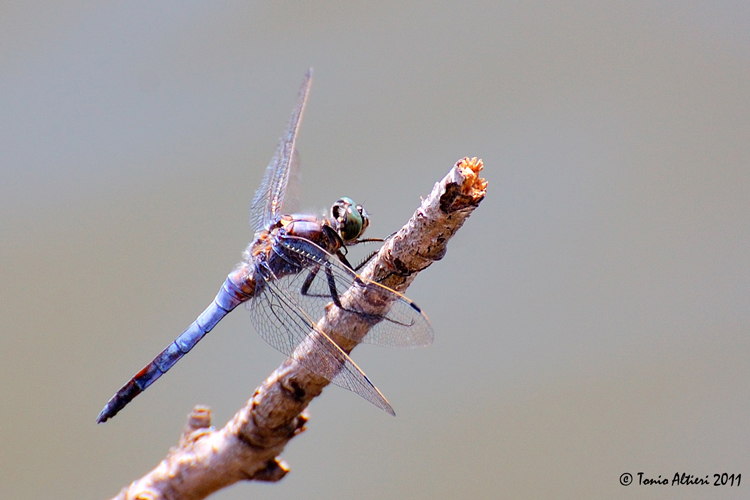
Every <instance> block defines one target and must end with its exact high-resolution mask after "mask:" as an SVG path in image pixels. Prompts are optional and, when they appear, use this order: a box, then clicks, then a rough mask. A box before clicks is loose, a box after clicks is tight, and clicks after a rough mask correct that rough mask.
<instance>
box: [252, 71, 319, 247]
mask: <svg viewBox="0 0 750 500" xmlns="http://www.w3.org/2000/svg"><path fill="white" fill-rule="evenodd" d="M311 79H312V68H310V69H309V70H308V71H307V74H305V79H304V81H303V82H302V87H301V88H300V90H299V95H298V96H297V103H296V104H295V105H294V109H293V110H292V116H291V118H290V119H289V125H288V126H287V129H286V132H284V135H283V136H281V139H279V144H278V146H277V147H276V153H274V155H273V158H272V159H271V163H269V164H268V167H266V173H265V175H264V176H263V181H262V182H261V183H260V187H258V190H257V191H256V192H255V196H254V197H253V202H252V205H251V206H250V225H251V226H252V228H253V230H254V231H256V232H257V231H258V230H260V229H263V228H265V227H267V226H268V225H269V224H270V223H271V221H273V220H274V219H275V218H276V217H277V216H279V215H282V214H283V213H284V212H283V209H284V200H285V195H286V192H287V187H288V184H289V180H290V178H291V179H298V178H299V175H298V172H299V159H298V156H297V151H296V149H295V146H296V143H297V133H298V132H299V126H300V123H301V122H302V114H303V112H304V110H305V103H306V102H307V95H308V94H309V92H310V82H311Z"/></svg>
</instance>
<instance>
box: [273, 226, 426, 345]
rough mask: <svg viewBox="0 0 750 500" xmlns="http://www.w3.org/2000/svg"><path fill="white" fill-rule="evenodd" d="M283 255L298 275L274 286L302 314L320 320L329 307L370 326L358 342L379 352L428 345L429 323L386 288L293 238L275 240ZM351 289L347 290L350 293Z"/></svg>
mask: <svg viewBox="0 0 750 500" xmlns="http://www.w3.org/2000/svg"><path fill="white" fill-rule="evenodd" d="M279 242H280V244H281V246H282V247H283V248H284V251H285V252H287V254H288V255H289V256H290V258H291V259H292V260H294V261H295V262H301V263H302V266H303V267H304V268H305V269H304V270H303V271H302V272H300V273H297V274H293V275H288V276H284V277H281V278H279V280H278V282H277V284H278V286H279V287H281V288H283V289H284V290H286V291H287V293H288V294H290V295H292V296H293V297H294V300H295V302H296V303H298V304H299V305H300V306H301V307H302V309H304V310H305V312H306V313H307V314H308V315H309V316H311V317H313V318H320V317H321V316H322V315H323V314H324V312H325V307H326V306H327V305H328V304H330V303H331V302H333V303H334V304H335V305H336V307H340V308H342V309H344V310H346V311H348V312H350V313H352V314H356V315H358V316H360V318H363V319H364V320H365V322H366V323H369V324H371V325H372V327H371V329H370V331H369V332H368V333H367V335H366V336H365V337H364V338H363V339H358V338H356V332H355V333H354V335H353V336H351V337H349V338H352V339H353V340H357V341H361V342H363V343H366V344H373V345H379V346H384V347H422V346H428V345H430V344H432V339H433V330H432V325H431V324H430V320H429V319H427V316H426V315H425V314H424V313H423V312H422V310H421V309H420V308H419V306H417V305H416V304H415V303H414V302H412V301H411V300H410V299H408V298H407V297H406V296H404V295H402V294H400V293H398V292H396V291H394V290H391V289H390V288H388V287H386V286H383V285H381V284H380V283H376V282H374V281H370V280H367V279H365V278H362V277H361V276H359V275H357V274H356V273H355V272H354V271H352V270H351V269H349V268H348V267H346V266H345V265H343V264H342V263H341V261H339V259H338V258H336V257H335V256H333V255H331V254H330V253H328V252H326V251H325V250H323V249H322V248H321V247H319V246H318V245H316V244H315V243H312V242H311V241H309V240H306V239H303V238H298V237H295V236H288V235H287V236H282V237H280V238H279ZM350 289H351V290H350Z"/></svg>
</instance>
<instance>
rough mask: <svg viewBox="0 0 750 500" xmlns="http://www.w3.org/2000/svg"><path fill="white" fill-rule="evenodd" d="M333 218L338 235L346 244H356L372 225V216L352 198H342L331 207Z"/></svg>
mask: <svg viewBox="0 0 750 500" xmlns="http://www.w3.org/2000/svg"><path fill="white" fill-rule="evenodd" d="M331 218H332V219H333V220H335V221H336V224H337V226H338V233H339V236H341V239H342V240H344V244H345V245H346V244H348V243H351V242H354V241H355V240H356V239H357V238H359V237H360V236H362V233H364V232H365V229H367V226H369V225H370V216H369V215H367V210H365V207H363V206H362V205H357V204H355V203H354V200H352V199H351V198H340V199H338V200H336V203H334V204H333V206H332V207H331Z"/></svg>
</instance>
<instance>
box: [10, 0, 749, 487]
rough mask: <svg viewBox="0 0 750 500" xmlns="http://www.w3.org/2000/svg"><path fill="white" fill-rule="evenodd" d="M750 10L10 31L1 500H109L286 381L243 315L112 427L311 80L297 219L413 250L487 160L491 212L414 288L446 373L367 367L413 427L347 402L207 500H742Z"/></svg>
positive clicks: (241, 242) (216, 8)
mask: <svg viewBox="0 0 750 500" xmlns="http://www.w3.org/2000/svg"><path fill="white" fill-rule="evenodd" d="M748 5H749V4H748V3H747V2H729V1H724V2H717V1H710V2H709V1H687V2H663V3H658V4H656V5H655V4H654V3H652V2H610V3H607V4H606V5H604V4H602V3H599V2H590V3H585V2H576V3H573V4H570V3H566V4H563V3H560V2H529V3H527V2H499V1H493V2H486V3H465V4H461V3H459V2H442V3H440V2H368V3H351V2H288V1H282V2H273V3H271V2H240V1H225V2H209V3H206V2H195V1H181V2H176V1H172V2H160V3H158V4H154V3H152V2H127V3H126V4H123V5H120V4H117V3H101V2H85V1H79V2H65V6H63V5H62V4H61V3H58V2H44V1H39V2H4V3H3V5H2V6H1V7H0V109H1V110H2V111H0V295H1V297H0V299H1V300H0V318H1V319H2V325H3V326H2V334H1V335H0V401H1V403H0V422H2V425H1V426H0V470H2V471H3V474H2V475H1V476H2V477H0V497H1V498H56V499H73V498H75V499H80V498H92V499H97V498H107V497H110V496H113V495H115V494H116V493H117V492H118V491H119V489H120V488H121V487H123V486H125V485H126V484H128V483H129V482H130V481H131V480H133V479H135V478H137V477H140V475H141V474H143V473H144V472H146V471H147V470H149V469H150V468H151V467H153V466H154V465H155V464H156V463H157V462H158V461H159V460H160V459H161V458H162V457H163V456H164V454H165V452H166V451H167V449H168V448H169V447H170V446H172V445H173V444H174V443H175V442H176V440H177V438H178V435H179V431H180V429H181V427H182V425H183V422H184V419H185V416H186V414H187V413H188V412H189V411H190V409H191V408H192V406H193V405H194V404H198V403H203V404H208V405H210V406H211V407H212V408H213V410H214V415H215V422H216V423H217V425H223V423H224V422H225V421H226V420H227V419H228V418H229V417H230V416H231V415H232V414H233V413H234V411H235V410H236V409H237V408H238V407H239V406H240V405H241V404H242V403H243V402H244V401H245V399H246V398H247V397H249V395H250V394H252V391H253V389H254V388H255V387H256V385H258V384H259V383H260V382H261V381H262V380H263V379H264V378H265V377H266V375H267V374H268V373H270V372H271V371H272V370H273V369H274V368H275V367H276V366H278V365H279V364H280V363H281V361H282V359H283V357H282V355H280V354H279V353H277V352H276V351H275V350H273V349H272V348H271V347H270V346H268V345H267V344H265V343H264V342H263V341H262V339H261V338H260V337H259V336H258V335H257V334H255V333H254V331H253V329H252V327H251V325H250V321H249V318H248V317H247V314H246V313H245V312H244V311H242V310H238V311H236V312H234V313H233V314H232V315H230V316H229V317H228V318H226V319H225V320H224V321H223V322H222V323H221V324H220V325H219V326H218V327H217V329H216V330H214V332H212V334H211V335H210V336H209V337H207V338H206V339H205V340H204V341H203V342H201V344H200V345H199V346H198V347H197V348H196V349H195V350H194V351H193V352H191V353H190V354H189V355H188V356H187V357H186V358H185V359H183V360H182V361H181V362H180V363H179V364H178V365H176V367H175V368H174V369H173V370H172V371H171V372H170V373H169V374H168V375H167V376H165V377H163V378H162V379H161V380H159V382H158V383H156V384H155V385H154V386H152V387H151V388H150V389H149V390H148V391H147V392H145V393H144V394H143V395H142V396H140V397H138V398H137V399H136V400H135V401H134V402H133V403H132V404H131V405H130V406H128V407H127V408H126V409H125V410H124V411H123V412H122V413H120V414H119V415H118V416H117V417H116V418H115V419H114V420H113V421H111V422H109V423H107V424H106V425H100V426H97V425H95V424H94V419H95V418H96V415H97V414H98V412H99V410H100V409H101V408H102V406H103V405H104V403H106V401H107V400H108V398H109V397H110V396H111V395H112V394H113V393H114V391H115V390H116V389H117V388H119V387H120V385H121V384H123V383H124V382H125V381H126V380H127V379H128V378H129V377H130V376H131V375H133V373H135V371H137V370H138V369H140V368H141V367H142V366H143V365H144V364H145V363H146V362H147V361H149V360H150V359H151V358H152V357H153V356H154V355H155V354H156V353H158V352H159V351H160V350H161V349H162V348H163V347H164V346H165V345H167V343H168V342H170V341H171V340H172V339H173V338H174V337H175V336H177V335H178V334H179V333H180V332H181V331H182V330H183V329H184V328H185V327H186V326H187V325H188V324H190V322H191V321H193V319H194V318H195V317H196V315H197V314H198V313H200V312H201V311H202V309H203V307H204V306H205V305H206V304H208V302H209V301H210V300H211V299H212V298H213V296H214V294H215V293H216V291H217V290H218V287H219V286H220V285H221V283H222V281H223V280H224V277H225V276H226V274H227V273H228V272H229V271H230V270H231V269H232V267H233V266H234V264H235V263H236V262H237V261H238V260H239V258H240V255H241V253H242V250H243V249H244V247H245V245H247V243H248V242H249V241H250V239H251V238H252V234H251V232H250V229H249V226H248V222H247V219H248V212H247V210H248V207H249V204H250V200H251V198H252V194H253V192H254V190H255V187H256V186H257V184H258V183H259V181H260V179H261V176H262V173H263V169H264V168H265V166H266V164H267V163H268V161H269V160H270V158H271V156H272V154H273V151H274V147H275V145H276V141H277V138H278V137H279V135H280V134H281V132H282V130H283V129H284V126H285V124H286V121H287V119H288V116H289V113H290V111H291V107H292V104H293V102H294V98H295V95H296V92H297V89H298V86H299V84H300V82H301V80H302V76H303V74H304V72H305V70H306V69H307V68H308V67H309V66H313V67H314V68H315V81H314V84H313V88H312V93H311V96H310V102H309V106H308V110H307V114H306V116H305V122H304V124H303V126H302V131H301V136H300V143H299V148H300V152H301V157H302V162H303V163H302V165H303V175H304V186H303V200H302V201H303V203H302V204H303V206H305V207H309V208H310V209H314V210H319V209H325V208H326V207H328V206H329V205H330V203H331V202H332V201H333V200H335V199H336V198H338V197H339V196H342V195H347V196H351V197H353V198H355V199H356V200H357V201H359V202H363V203H364V204H365V205H366V206H367V208H368V210H369V212H370V213H371V214H372V216H373V225H372V227H371V229H370V231H369V233H368V234H369V235H370V236H383V235H387V234H389V233H390V232H392V231H394V230H395V229H397V228H398V227H400V226H401V225H402V224H403V223H404V222H405V221H406V220H407V219H408V217H409V216H410V215H411V213H412V211H413V210H414V209H415V208H416V207H417V206H418V203H419V197H420V196H425V195H426V194H427V193H428V192H429V190H430V189H431V187H432V184H433V183H434V182H436V181H437V180H438V179H440V178H441V177H442V176H443V175H444V174H445V173H446V172H447V171H448V169H449V168H450V167H451V165H452V164H453V163H454V162H455V161H456V160H457V159H459V158H461V157H463V156H467V155H468V156H479V157H482V158H483V159H484V161H485V176H486V178H487V179H488V181H489V183H490V184H489V190H488V194H487V198H486V200H485V201H484V203H483V204H482V205H481V207H480V208H479V209H478V210H477V211H476V213H475V214H474V216H473V217H472V218H471V219H470V220H469V221H468V223H467V224H466V225H465V227H464V228H463V229H462V230H461V231H460V232H459V233H458V235H457V237H456V238H455V239H454V240H453V241H452V243H451V245H450V247H449V252H448V254H447V256H446V257H445V258H444V259H443V260H442V261H441V262H439V263H437V264H436V265H434V266H433V267H431V268H430V269H428V270H427V271H425V272H424V273H422V274H421V275H420V276H419V278H418V279H417V281H416V282H415V283H414V285H413V286H412V287H411V288H410V290H409V296H410V297H411V298H412V299H414V300H415V301H416V302H417V303H419V304H420V305H421V306H422V307H423V308H424V310H425V311H426V312H427V313H428V314H429V315H430V318H431V320H432V321H433V323H434V325H435V344H434V345H433V346H432V347H430V348H428V349H422V350H410V351H390V350H385V349H378V348H373V347H367V346H362V347H360V348H358V349H357V350H356V351H355V352H354V359H355V360H356V361H357V362H358V363H359V364H360V366H361V367H362V368H363V369H364V370H365V371H366V372H367V374H368V375H369V376H370V378H371V379H372V380H373V381H374V382H375V383H376V384H377V385H378V387H379V388H380V389H381V390H382V391H383V393H384V394H385V395H386V396H387V397H388V398H389V400H390V401H391V403H392V404H393V406H394V407H395V409H396V412H397V413H398V416H397V417H396V418H391V417H389V416H388V415H386V414H385V413H383V412H380V411H378V410H377V409H376V408H374V407H372V406H371V405H369V404H367V403H366V402H365V401H363V400H361V399H360V398H358V397H356V396H354V395H352V394H350V393H348V392H346V391H343V390H341V389H338V388H329V389H327V390H326V391H325V393H324V395H323V397H322V398H319V399H318V400H317V401H315V402H314V403H313V405H312V406H311V416H312V419H311V421H310V424H309V431H308V432H307V433H305V434H304V435H302V436H300V437H299V438H297V439H295V440H294V441H293V442H292V443H291V444H290V446H289V447H288V448H287V450H286V452H285V454H284V458H285V459H286V460H287V461H288V462H289V463H290V465H291V467H292V472H291V473H290V474H289V475H288V477H287V478H286V479H284V481H282V482H281V483H279V484H273V485H268V484H254V483H248V484H239V485H236V486H234V487H232V488H230V489H228V490H225V491H223V492H221V493H219V494H217V495H216V496H215V497H213V498H216V499H224V500H228V499H240V498H273V499H297V498H310V499H318V498H320V499H323V498H344V497H345V498H353V499H374V498H415V499H417V498H420V499H428V498H429V499H437V498H440V499H454V498H477V499H480V498H481V499H485V498H486V499H490V498H492V499H494V498H571V499H573V498H576V499H577V498H623V499H634V498H681V499H684V498H696V499H698V498H701V499H707V498H708V499H725V498H747V497H748V491H749V489H750V456H749V453H748V450H749V449H750V432H748V431H749V430H750V429H749V426H750V420H749V419H748V417H750V382H749V381H750V363H748V358H749V355H750V339H749V338H748V328H749V327H750V307H749V305H748V304H750V261H749V259H748V249H750V224H749V223H748V216H750V196H748V190H749V188H750V168H749V164H750V7H748ZM640 471H642V472H645V475H646V476H648V477H654V478H656V477H657V476H659V475H662V476H668V477H670V478H671V476H672V475H673V474H674V473H675V472H686V473H688V474H696V475H699V476H705V475H712V474H714V473H721V472H728V473H741V474H743V481H744V482H743V483H742V484H741V486H740V487H739V488H737V487H734V488H728V487H724V488H715V487H712V486H692V487H687V486H682V487H669V486H650V487H645V486H637V485H632V486H629V487H623V486H621V485H620V484H619V477H620V475H621V474H622V473H624V472H630V473H632V474H634V475H635V474H637V473H638V472H640ZM636 477H637V476H636Z"/></svg>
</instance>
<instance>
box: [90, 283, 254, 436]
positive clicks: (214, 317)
mask: <svg viewBox="0 0 750 500" xmlns="http://www.w3.org/2000/svg"><path fill="white" fill-rule="evenodd" d="M242 276H245V273H243V272H242V270H241V269H240V270H237V271H234V272H233V273H231V274H230V275H229V276H228V277H227V279H226V280H225V281H224V284H223V285H222V287H221V289H220V290H219V293H218V294H216V297H215V298H214V300H213V301H212V302H211V304H210V305H209V306H208V307H207V308H206V309H205V311H203V312H202V313H201V315H200V316H198V318H197V319H196V320H195V321H193V322H192V323H191V324H190V326H189V327H187V329H186V330H185V331H184V332H182V333H181V334H180V336H179V337H177V338H176V339H175V340H174V341H173V342H172V343H171V344H169V345H168V346H167V347H166V348H165V349H164V350H163V351H162V352H160V353H159V354H158V355H157V356H156V357H155V358H154V359H153V360H152V361H151V362H150V363H149V364H148V365H146V366H145V367H143V369H142V370H141V371H139V372H138V373H136V374H135V376H134V377H133V378H132V379H130V380H129V381H128V383H127V384H125V385H124V386H122V388H120V390H119V391H117V393H116V394H115V395H114V396H112V398H111V399H110V400H109V402H108V403H107V404H106V405H105V406H104V409H103V410H102V411H101V413H99V417H98V418H97V419H96V421H97V423H101V422H106V421H107V420H108V419H110V418H112V417H114V416H115V415H116V414H117V412H119V411H120V410H122V409H123V408H124V407H125V406H126V405H127V404H128V403H130V402H131V401H132V400H133V398H135V397H136V396H137V395H138V394H140V393H141V392H143V391H145V390H146V388H147V387H148V386H150V385H151V384H153V383H154V382H156V381H157V380H158V379H159V377H161V376H162V375H164V374H165V373H167V371H168V370H169V369H170V368H172V367H173V366H174V365H175V363H177V362H178V361H179V360H180V359H181V358H182V357H183V356H184V355H185V354H187V353H188V352H190V350H191V349H192V348H193V347H195V345H196V344H197V343H198V342H199V341H200V340H201V339H202V338H203V337H205V336H206V334H207V333H208V332H210V331H211V330H212V329H213V327H215V326H216V324H217V323H218V322H219V321H221V319H222V318H223V317H224V316H226V315H227V314H228V313H229V312H230V311H231V310H232V309H234V308H235V307H237V306H238V305H240V304H241V303H243V302H245V301H246V300H248V299H249V298H250V297H251V296H252V294H249V293H247V292H246V291H245V290H246V289H247V288H248V284H246V283H244V282H243V281H242Z"/></svg>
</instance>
